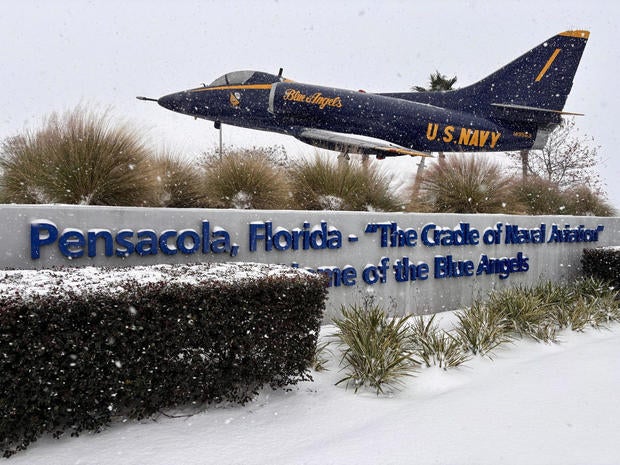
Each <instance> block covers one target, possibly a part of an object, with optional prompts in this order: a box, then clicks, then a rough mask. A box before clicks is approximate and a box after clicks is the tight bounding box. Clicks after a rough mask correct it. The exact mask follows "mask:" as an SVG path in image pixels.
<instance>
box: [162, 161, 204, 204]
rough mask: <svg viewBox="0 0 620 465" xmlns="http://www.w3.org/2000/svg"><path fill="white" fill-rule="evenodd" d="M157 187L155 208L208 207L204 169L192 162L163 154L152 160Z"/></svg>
mask: <svg viewBox="0 0 620 465" xmlns="http://www.w3.org/2000/svg"><path fill="white" fill-rule="evenodd" d="M151 163H152V165H153V176H154V178H155V185H156V186H157V188H156V192H155V196H154V197H155V198H154V202H153V203H154V205H153V206H155V207H171V208H200V207H204V206H206V198H205V195H204V182H205V181H204V178H203V173H202V169H201V168H200V167H199V166H197V164H196V163H195V162H192V161H191V160H187V159H182V158H180V157H179V156H176V155H173V154H171V153H168V152H162V153H160V154H158V155H157V156H155V157H154V158H153V160H152V162H151Z"/></svg>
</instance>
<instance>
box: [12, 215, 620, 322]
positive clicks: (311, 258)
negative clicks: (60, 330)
mask: <svg viewBox="0 0 620 465" xmlns="http://www.w3.org/2000/svg"><path fill="white" fill-rule="evenodd" d="M0 212H1V214H2V219H3V222H2V224H1V225H0V241H1V243H2V246H3V249H4V250H3V253H1V254H0V268H4V269H7V268H18V269H37V268H49V267H55V266H86V265H91V266H113V267H116V266H133V265H148V264H157V263H192V262H226V261H236V262H239V261H242V262H258V263H276V264H285V265H290V266H295V267H300V268H306V269H310V270H312V271H314V272H318V273H325V274H327V275H328V276H329V282H330V294H329V301H328V306H327V315H326V318H327V319H328V320H329V319H330V318H331V317H333V316H335V315H338V313H339V310H340V307H341V306H342V305H348V304H354V303H360V302H362V301H363V300H364V299H366V298H368V297H369V296H371V297H372V298H374V299H375V301H376V302H377V303H379V304H381V305H383V306H384V307H386V308H387V309H390V311H392V312H393V313H394V314H402V313H408V312H411V313H417V314H423V313H435V312H441V311H445V310H452V309H456V308H462V307H465V306H468V305H470V304H471V302H472V301H473V300H474V299H476V298H479V297H485V296H486V295H487V294H488V293H489V292H490V291H491V290H493V289H501V288H504V287H507V286H514V285H533V284H536V283H538V282H540V281H542V280H551V281H565V280H569V279H573V278H575V277H577V276H578V275H579V274H580V271H581V265H580V259H581V255H582V251H583V249H584V248H591V247H599V246H610V245H620V218H600V217H573V216H515V215H465V214H420V213H371V212H332V211H267V210H214V209H172V208H170V209H164V208H132V207H95V206H64V205H63V206H60V205H2V206H0Z"/></svg>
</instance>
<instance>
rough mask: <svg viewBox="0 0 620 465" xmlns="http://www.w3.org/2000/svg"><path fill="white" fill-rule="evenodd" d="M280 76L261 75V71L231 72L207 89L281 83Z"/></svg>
mask: <svg viewBox="0 0 620 465" xmlns="http://www.w3.org/2000/svg"><path fill="white" fill-rule="evenodd" d="M283 80H284V79H283V78H282V77H281V76H276V75H275V74H269V73H263V72H261V71H249V70H246V71H233V72H231V73H226V74H224V75H223V76H220V77H219V78H217V79H216V80H215V81H213V82H212V83H211V84H209V86H208V87H220V86H241V85H249V84H273V83H275V82H280V81H283Z"/></svg>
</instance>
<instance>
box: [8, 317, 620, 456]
mask: <svg viewBox="0 0 620 465" xmlns="http://www.w3.org/2000/svg"><path fill="white" fill-rule="evenodd" d="M443 317H444V318H446V319H448V320H449V319H450V318H451V315H450V314H446V315H443ZM327 331H330V328H324V331H323V332H327ZM561 339H562V341H563V342H562V343H561V344H552V345H545V344H539V343H535V342H530V341H518V342H516V343H515V344H512V345H509V346H507V347H506V348H504V349H501V350H498V351H496V353H495V357H494V360H493V361H491V360H489V359H483V358H475V359H473V360H471V361H470V362H468V363H467V366H465V367H460V368H458V369H453V370H450V371H442V370H440V369H437V368H427V369H421V370H420V372H419V373H418V374H417V376H416V377H414V378H410V379H408V380H407V381H406V384H405V387H404V389H403V390H401V391H399V392H395V393H394V394H392V395H391V396H388V397H377V396H376V395H375V394H374V393H370V392H362V393H358V394H354V393H353V391H352V390H348V391H347V390H345V389H344V388H343V387H336V386H334V383H335V382H336V381H338V380H339V379H340V378H341V377H342V373H339V371H338V366H337V362H336V361H334V362H332V363H331V364H330V367H329V368H330V371H327V372H322V373H314V374H313V376H314V382H307V383H303V384H300V385H298V386H295V387H294V388H293V390H292V391H290V392H284V391H271V390H266V391H264V392H263V393H262V394H261V395H260V396H259V397H258V398H257V399H256V400H255V401H253V402H252V403H250V404H248V405H246V406H244V407H238V406H227V407H222V406H220V407H213V406H212V407H209V408H207V409H206V410H204V411H202V412H199V413H197V414H195V415H192V416H188V417H182V418H168V417H164V416H161V417H160V418H157V419H156V420H155V421H154V420H148V421H142V422H139V423H138V422H128V423H124V424H115V425H112V426H111V427H109V428H108V429H107V430H105V431H104V432H102V433H100V434H84V435H82V436H80V437H79V438H70V437H66V438H63V439H60V440H54V439H51V438H43V439H40V440H39V441H37V442H36V443H34V444H32V445H31V446H30V447H29V449H28V450H26V451H25V452H21V453H19V454H17V455H16V456H14V457H13V458H11V459H9V460H8V461H7V462H6V463H9V464H11V465H17V464H28V465H35V464H46V465H53V464H59V465H60V464H62V465H69V464H114V465H117V464H125V465H129V464H136V465H138V464H140V465H145V464H162V465H163V464H166V465H168V464H180V465H183V464H187V465H189V464H317V465H319V464H320V465H327V464H355V465H362V464H369V465H370V464H372V465H375V464H476V465H481V464H492V465H497V464H562V465H567V464H590V465H592V464H618V463H620V325H617V324H616V325H614V326H612V327H611V328H610V329H609V330H600V331H597V330H588V331H587V332H586V333H571V332H563V333H562V334H561ZM168 413H175V414H183V413H188V412H168Z"/></svg>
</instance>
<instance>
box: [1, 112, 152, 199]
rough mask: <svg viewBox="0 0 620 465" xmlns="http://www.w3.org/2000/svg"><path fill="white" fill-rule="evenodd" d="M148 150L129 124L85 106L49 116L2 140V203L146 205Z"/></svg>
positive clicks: (149, 189) (149, 178)
mask: <svg viewBox="0 0 620 465" xmlns="http://www.w3.org/2000/svg"><path fill="white" fill-rule="evenodd" d="M149 155H150V152H149V151H148V150H147V149H146V148H145V144H144V141H143V140H142V138H141V137H139V136H138V135H137V133H136V132H135V131H134V130H133V129H131V128H130V127H129V126H128V125H121V124H117V123H115V122H114V123H113V118H112V117H111V115H110V114H109V113H107V112H106V113H103V114H102V115H97V114H95V113H94V112H91V111H88V110H86V109H85V108H83V107H77V108H76V109H74V110H73V111H70V112H67V113H65V114H64V115H62V116H58V115H56V114H53V115H51V116H50V117H49V118H47V120H46V123H45V125H44V127H43V128H42V129H40V130H38V131H28V132H26V133H25V134H23V135H19V136H16V137H13V138H10V139H8V140H5V141H4V142H3V143H2V147H1V156H0V171H1V172H2V176H1V177H0V197H1V198H0V200H1V201H2V202H5V203H67V204H84V205H129V206H141V205H148V204H149V203H150V202H151V201H152V195H153V179H152V175H151V174H152V173H151V171H150V165H149Z"/></svg>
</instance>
